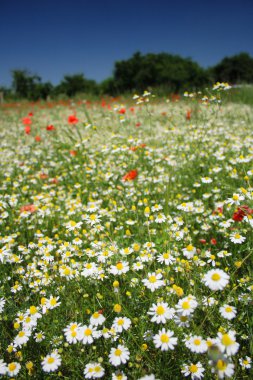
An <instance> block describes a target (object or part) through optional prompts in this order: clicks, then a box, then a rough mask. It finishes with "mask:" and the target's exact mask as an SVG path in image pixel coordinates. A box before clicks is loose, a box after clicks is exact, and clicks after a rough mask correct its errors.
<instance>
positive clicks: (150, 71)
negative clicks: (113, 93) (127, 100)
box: [114, 52, 209, 92]
mask: <svg viewBox="0 0 253 380" xmlns="http://www.w3.org/2000/svg"><path fill="white" fill-rule="evenodd" d="M114 81H115V87H116V88H117V90H118V91H119V92H125V91H133V90H135V91H143V90H144V89H146V88H148V87H156V86H164V87H166V88H167V92H179V91H183V90H184V89H196V88H201V87H203V86H204V85H207V84H208V82H209V78H208V77H207V75H206V74H205V71H204V70H203V69H202V68H201V67H200V66H199V65H198V64H197V63H195V62H193V61H192V60H191V59H189V58H182V57H180V56H178V55H171V54H167V53H160V54H146V55H142V54H141V53H140V52H137V53H135V54H134V55H133V56H132V58H130V59H128V60H126V61H119V62H116V63H115V69H114Z"/></svg>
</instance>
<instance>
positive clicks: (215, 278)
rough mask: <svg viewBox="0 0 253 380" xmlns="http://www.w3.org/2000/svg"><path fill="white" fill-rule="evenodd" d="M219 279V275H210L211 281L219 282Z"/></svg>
mask: <svg viewBox="0 0 253 380" xmlns="http://www.w3.org/2000/svg"><path fill="white" fill-rule="evenodd" d="M220 279H221V276H220V275H219V273H214V274H213V275H212V280H213V281H219V280H220Z"/></svg>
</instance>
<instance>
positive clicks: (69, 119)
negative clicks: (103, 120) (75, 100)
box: [68, 115, 78, 125]
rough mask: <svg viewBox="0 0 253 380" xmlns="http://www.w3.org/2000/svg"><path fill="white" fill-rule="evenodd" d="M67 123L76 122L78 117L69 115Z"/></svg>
mask: <svg viewBox="0 0 253 380" xmlns="http://www.w3.org/2000/svg"><path fill="white" fill-rule="evenodd" d="M68 123H69V124H72V125H74V124H76V123H78V118H77V117H76V116H75V115H70V116H69V117H68Z"/></svg>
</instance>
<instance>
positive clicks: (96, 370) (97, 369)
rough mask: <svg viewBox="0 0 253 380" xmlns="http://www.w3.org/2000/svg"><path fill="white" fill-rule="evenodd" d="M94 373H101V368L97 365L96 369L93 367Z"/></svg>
mask: <svg viewBox="0 0 253 380" xmlns="http://www.w3.org/2000/svg"><path fill="white" fill-rule="evenodd" d="M94 371H95V372H97V373H98V372H100V371H101V367H99V366H98V365H97V366H96V367H94Z"/></svg>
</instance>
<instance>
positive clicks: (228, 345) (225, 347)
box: [218, 330, 240, 356]
mask: <svg viewBox="0 0 253 380" xmlns="http://www.w3.org/2000/svg"><path fill="white" fill-rule="evenodd" d="M218 345H219V347H220V350H221V352H225V353H226V354H227V355H228V356H231V355H235V354H236V353H237V351H238V350H239V347H240V345H239V343H237V342H236V338H235V331H232V330H229V331H228V332H227V333H225V334H222V333H221V332H219V333H218Z"/></svg>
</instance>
